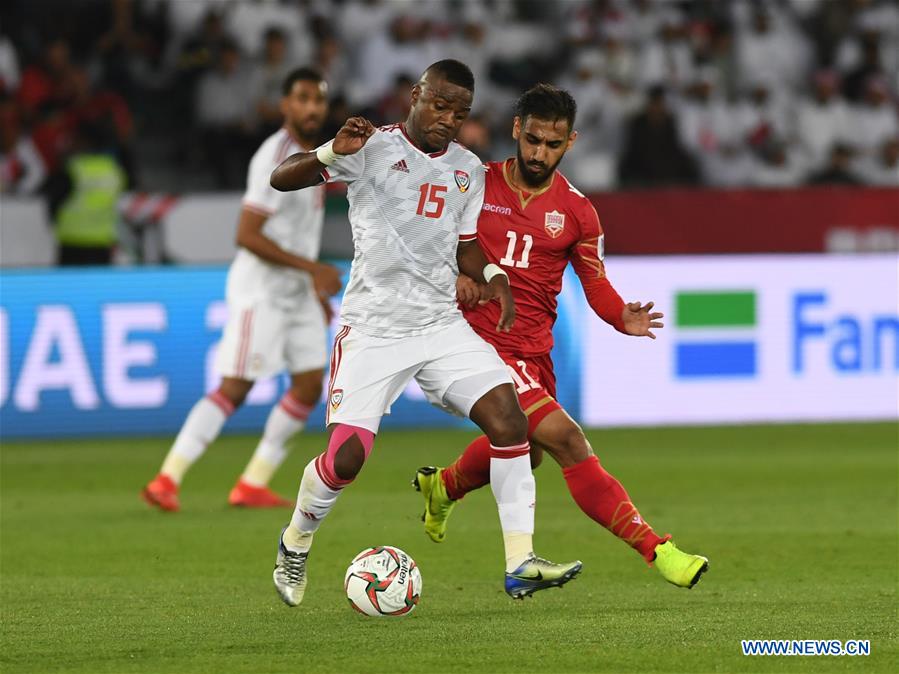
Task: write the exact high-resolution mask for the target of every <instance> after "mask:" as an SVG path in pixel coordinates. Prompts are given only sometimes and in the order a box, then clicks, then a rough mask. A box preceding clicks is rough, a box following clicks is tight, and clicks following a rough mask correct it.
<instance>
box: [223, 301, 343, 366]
mask: <svg viewBox="0 0 899 674" xmlns="http://www.w3.org/2000/svg"><path fill="white" fill-rule="evenodd" d="M327 341H328V332H327V326H326V325H325V314H324V311H323V310H322V307H321V304H319V302H318V300H317V299H316V298H315V297H313V296H312V294H311V293H304V294H303V295H301V296H299V297H297V298H294V299H292V300H291V302H290V305H289V309H288V308H287V305H285V307H281V306H277V305H275V304H273V303H271V302H258V303H256V304H251V305H243V306H233V305H230V304H229V305H228V323H227V324H226V325H225V330H224V332H223V333H222V341H221V342H220V343H219V348H218V353H217V354H216V359H215V364H216V369H217V370H218V371H219V374H221V375H222V376H223V377H236V378H237V379H246V380H249V381H256V380H257V379H264V378H266V377H270V376H272V375H275V374H277V373H279V372H281V371H283V370H287V371H288V372H290V373H291V374H294V373H297V372H309V371H311V370H322V369H324V367H325V365H326V364H327V362H328V352H327Z"/></svg>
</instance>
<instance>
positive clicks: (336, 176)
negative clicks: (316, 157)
mask: <svg viewBox="0 0 899 674" xmlns="http://www.w3.org/2000/svg"><path fill="white" fill-rule="evenodd" d="M369 142H371V139H369ZM333 143H334V140H333V139H332V140H329V141H328V142H327V143H325V144H324V145H321V146H320V147H319V148H316V151H318V150H319V149H320V148H321V147H330V146H331V145H332V144H333ZM367 147H368V144H366V145H363V146H362V149H361V150H359V151H358V152H356V153H354V154H347V155H344V156H342V157H341V158H340V159H338V160H337V161H336V162H334V163H333V164H331V165H330V166H325V167H324V168H323V169H322V177H323V178H324V179H325V182H328V183H334V182H341V183H351V182H353V181H354V180H357V179H359V178H361V177H362V171H363V170H364V169H365V149H366V148H367Z"/></svg>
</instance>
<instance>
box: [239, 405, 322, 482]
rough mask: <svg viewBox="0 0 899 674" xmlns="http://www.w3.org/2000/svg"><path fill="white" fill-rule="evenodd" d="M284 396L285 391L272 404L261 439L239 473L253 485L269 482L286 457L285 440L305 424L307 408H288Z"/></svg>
mask: <svg viewBox="0 0 899 674" xmlns="http://www.w3.org/2000/svg"><path fill="white" fill-rule="evenodd" d="M287 398H288V396H287V395H286V394H285V396H284V398H282V400H281V402H280V403H278V404H277V405H275V406H274V407H273V408H272V411H271V412H270V413H269V415H268V420H267V421H266V422H265V430H264V431H263V433H262V439H261V440H260V441H259V445H258V446H257V447H256V451H255V452H253V456H252V457H251V458H250V462H249V463H248V464H247V467H246V468H244V471H243V475H241V476H240V479H241V480H243V481H244V482H246V483H247V484H249V485H251V486H253V487H266V486H268V483H269V481H270V480H271V479H272V475H274V474H275V471H276V470H278V468H279V467H280V466H281V464H282V463H284V459H285V458H287V441H288V440H289V439H290V438H291V437H293V436H294V435H295V434H296V433H299V432H300V431H302V430H303V428H304V427H305V426H306V417H307V416H308V415H309V408H305V407H304V410H305V413H300V412H299V411H298V410H297V409H296V408H295V407H293V406H291V407H289V408H288V407H287V406H286V405H285V399H287ZM290 402H291V403H292V405H294V406H295V405H299V403H297V402H296V401H294V400H293V399H292V398H291V399H290ZM301 414H302V416H300V415H301Z"/></svg>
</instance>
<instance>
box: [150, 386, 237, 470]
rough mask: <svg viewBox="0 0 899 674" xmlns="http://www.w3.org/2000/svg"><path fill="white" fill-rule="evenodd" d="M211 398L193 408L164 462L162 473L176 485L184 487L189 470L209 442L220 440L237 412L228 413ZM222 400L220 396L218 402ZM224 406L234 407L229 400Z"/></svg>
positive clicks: (200, 401)
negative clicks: (229, 421) (223, 429)
mask: <svg viewBox="0 0 899 674" xmlns="http://www.w3.org/2000/svg"><path fill="white" fill-rule="evenodd" d="M213 395H215V394H213ZM211 397H212V396H207V397H205V398H202V399H201V400H199V401H198V402H197V404H196V405H194V406H193V409H191V411H190V414H188V415H187V419H185V421H184V425H183V426H182V427H181V431H180V432H179V433H178V437H176V438H175V443H174V444H173V445H172V448H171V449H170V450H169V453H168V455H166V457H165V461H164V462H163V463H162V468H161V469H160V471H159V472H160V473H162V474H163V475H168V476H169V477H170V478H172V480H173V481H174V482H175V484H181V480H183V479H184V474H185V473H186V472H187V469H188V468H190V467H191V466H192V465H193V464H194V462H195V461H196V460H197V459H199V458H200V457H201V456H202V455H203V452H204V451H206V447H207V446H208V445H209V443H210V442H212V441H213V440H215V439H216V438H217V437H218V435H219V433H221V431H222V426H224V425H225V421H226V420H227V418H228V417H229V416H230V414H231V412H233V411H234V410H233V409H231V410H230V411H229V412H226V411H225V409H223V404H216V403H215V402H213V401H212V399H211ZM222 397H223V396H219V398H217V400H220V399H221V398H222ZM224 404H227V405H229V406H230V403H229V402H227V401H225V403H224Z"/></svg>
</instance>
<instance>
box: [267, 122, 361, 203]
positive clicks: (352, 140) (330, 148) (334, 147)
mask: <svg viewBox="0 0 899 674" xmlns="http://www.w3.org/2000/svg"><path fill="white" fill-rule="evenodd" d="M374 132H375V127H374V125H373V124H372V123H371V122H369V121H368V120H367V119H365V118H364V117H350V118H349V119H348V120H347V121H346V122H345V123H344V125H343V126H342V127H340V131H338V132H337V135H336V136H335V137H334V141H333V142H332V143H331V144H330V145H324V146H322V147H320V148H319V149H318V150H317V151H315V152H298V153H296V154H294V155H291V156H289V157H288V158H287V159H285V160H284V161H283V162H281V164H280V166H278V168H276V169H275V170H274V171H273V172H272V177H271V181H270V182H271V185H272V187H274V188H275V189H276V190H278V191H279V192H289V191H291V190H301V189H303V188H304V187H312V186H313V185H318V184H319V183H320V182H321V181H322V177H321V174H322V171H323V170H324V169H325V168H326V167H327V166H330V165H331V164H333V163H334V162H336V161H337V160H338V159H340V157H342V156H346V155H348V154H355V153H356V152H358V151H359V150H361V149H362V146H364V145H365V143H366V142H367V141H368V139H369V138H371V135H372V134H373V133H374Z"/></svg>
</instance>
